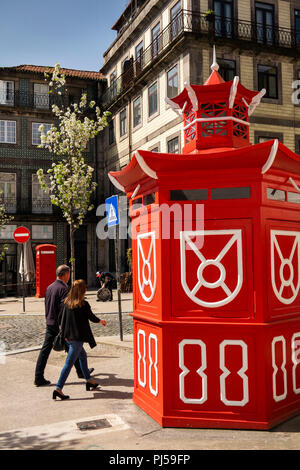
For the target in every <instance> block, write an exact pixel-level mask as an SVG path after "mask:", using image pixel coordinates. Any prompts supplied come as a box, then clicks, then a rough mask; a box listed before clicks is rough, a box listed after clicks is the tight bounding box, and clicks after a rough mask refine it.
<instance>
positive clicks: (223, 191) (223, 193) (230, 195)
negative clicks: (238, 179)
mask: <svg viewBox="0 0 300 470" xmlns="http://www.w3.org/2000/svg"><path fill="white" fill-rule="evenodd" d="M211 198H212V199H249V198H250V187H249V186H244V187H240V188H213V189H212V190H211Z"/></svg>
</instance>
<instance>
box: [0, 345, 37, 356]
mask: <svg viewBox="0 0 300 470" xmlns="http://www.w3.org/2000/svg"><path fill="white" fill-rule="evenodd" d="M39 349H42V346H32V347H31V348H24V349H13V350H12V351H7V352H5V354H4V356H13V355H14V354H22V353H26V352H30V351H38V350H39Z"/></svg>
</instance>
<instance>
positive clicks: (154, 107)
mask: <svg viewBox="0 0 300 470" xmlns="http://www.w3.org/2000/svg"><path fill="white" fill-rule="evenodd" d="M148 108H149V116H152V115H153V114H155V113H157V111H158V99H157V82H155V83H153V85H152V86H151V87H149V88H148Z"/></svg>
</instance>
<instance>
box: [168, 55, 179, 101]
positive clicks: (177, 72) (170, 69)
mask: <svg viewBox="0 0 300 470" xmlns="http://www.w3.org/2000/svg"><path fill="white" fill-rule="evenodd" d="M175 68H176V69H177V71H176V75H175V74H174V75H173V76H171V78H169V74H170V72H172V70H173V69H175ZM174 77H176V78H177V92H176V93H175V94H173V95H172V93H171V94H170V95H169V88H172V87H170V86H169V82H170V80H172V81H173V80H174ZM166 85H167V90H166V95H167V97H168V98H170V99H172V98H174V97H175V96H177V95H178V92H179V65H178V63H176V64H174V65H173V66H172V67H171V68H169V69H168V70H167V72H166ZM173 88H175V87H173Z"/></svg>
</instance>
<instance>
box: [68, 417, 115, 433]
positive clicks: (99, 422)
mask: <svg viewBox="0 0 300 470" xmlns="http://www.w3.org/2000/svg"><path fill="white" fill-rule="evenodd" d="M76 424H77V427H78V428H79V430H80V431H93V430H95V429H103V428H111V427H112V425H111V424H110V422H109V421H108V420H107V419H95V420H93V421H83V422H82V423H76Z"/></svg>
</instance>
